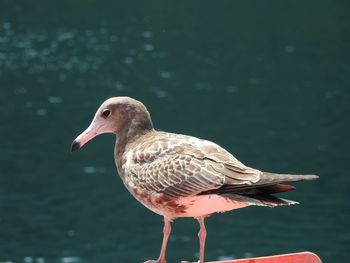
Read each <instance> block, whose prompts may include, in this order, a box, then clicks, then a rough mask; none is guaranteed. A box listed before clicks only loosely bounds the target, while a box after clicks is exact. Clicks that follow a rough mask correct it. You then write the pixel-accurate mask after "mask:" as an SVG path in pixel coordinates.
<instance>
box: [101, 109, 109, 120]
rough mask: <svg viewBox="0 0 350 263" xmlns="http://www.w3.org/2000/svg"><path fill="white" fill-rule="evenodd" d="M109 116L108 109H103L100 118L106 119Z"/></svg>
mask: <svg viewBox="0 0 350 263" xmlns="http://www.w3.org/2000/svg"><path fill="white" fill-rule="evenodd" d="M109 114H111V111H110V110H109V109H104V110H103V111H102V117H103V118H107V117H108V116H109Z"/></svg>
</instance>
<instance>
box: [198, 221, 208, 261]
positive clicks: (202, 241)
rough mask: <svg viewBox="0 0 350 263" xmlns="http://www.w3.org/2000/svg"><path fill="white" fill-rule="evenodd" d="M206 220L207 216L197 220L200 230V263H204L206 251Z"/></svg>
mask: <svg viewBox="0 0 350 263" xmlns="http://www.w3.org/2000/svg"><path fill="white" fill-rule="evenodd" d="M204 218H205V216H200V217H198V218H197V220H198V222H199V225H200V230H199V232H198V237H199V262H200V263H204V249H205V238H206V237H207V230H206V229H205V224H204Z"/></svg>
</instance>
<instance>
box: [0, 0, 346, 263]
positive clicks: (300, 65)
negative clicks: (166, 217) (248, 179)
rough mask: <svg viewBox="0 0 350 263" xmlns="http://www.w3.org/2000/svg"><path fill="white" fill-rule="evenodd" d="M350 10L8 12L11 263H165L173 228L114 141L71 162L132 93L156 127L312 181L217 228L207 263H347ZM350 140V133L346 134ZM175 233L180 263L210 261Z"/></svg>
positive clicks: (141, 5)
mask: <svg viewBox="0 0 350 263" xmlns="http://www.w3.org/2000/svg"><path fill="white" fill-rule="evenodd" d="M348 10H349V3H348V1H318V2H317V3H315V2H314V1H304V2H302V3H301V2H295V1H283V2H281V1H272V2H261V1H249V2H246V1H220V2H215V3H214V2H212V1H186V2H178V1H176V2H168V1H160V0H159V1H143V2H138V3H137V2H130V3H126V2H124V3H121V1H97V0H89V1H82V0H74V1H71V0H61V1H43V0H40V1H9V0H1V1H0V90H1V95H0V103H1V104H0V105H1V106H0V116H1V125H0V135H1V138H2V139H1V141H0V165H1V166H0V167H1V174H0V262H8V263H10V262H13V263H51V262H52V263H111V262H131V263H134V262H142V261H143V260H146V259H148V258H156V257H157V256H158V253H159V248H160V244H161V239H162V218H161V217H159V216H158V215H155V214H153V213H152V212H150V211H148V210H147V209H145V208H144V207H142V205H140V204H139V203H137V202H136V201H135V200H134V199H133V197H132V196H131V195H130V194H129V193H128V192H127V190H126V189H125V188H124V186H123V184H122V182H121V180H120V179H119V177H118V176H117V175H116V168H115V165H114V160H113V145H114V137H113V136H111V135H105V136H101V137H99V138H97V139H95V140H94V141H92V142H90V143H89V144H88V145H86V146H85V147H84V148H83V149H82V150H81V151H79V152H78V153H77V154H74V155H71V154H70V153H69V148H70V144H71V142H72V140H73V139H74V138H75V136H76V135H78V134H79V133H80V132H81V131H82V130H83V129H85V128H86V127H87V125H88V124H89V122H90V120H91V118H92V117H93V114H94V113H95V111H96V109H97V107H98V106H99V105H100V103H101V102H102V101H103V100H105V99H106V98H108V97H111V96H120V95H128V96H131V97H134V98H136V99H139V100H141V101H142V102H144V103H145V105H147V106H148V108H149V110H150V112H151V114H152V117H153V122H154V124H155V126H156V128H157V129H160V130H166V131H171V132H179V133H184V134H190V135H194V136H197V137H201V138H206V139H209V140H213V141H215V142H217V143H219V144H220V145H222V146H223V147H225V148H226V149H228V150H229V151H230V152H232V153H233V154H234V155H235V156H236V157H237V158H238V159H240V160H241V161H242V162H243V163H245V164H246V165H249V166H252V167H256V168H258V169H261V170H264V171H274V172H289V173H315V174H318V175H320V177H321V179H320V180H318V181H313V182H303V183H299V184H297V188H298V189H297V190H296V191H293V192H290V193H286V194H284V195H283V196H285V197H287V198H290V199H293V200H297V201H299V202H300V203H301V204H300V205H297V206H292V207H280V208H275V209H269V208H260V207H250V208H246V209H242V210H236V211H233V212H230V213H225V214H218V215H215V216H213V217H211V218H209V219H208V220H207V230H208V239H207V249H206V258H207V260H215V259H224V258H240V257H251V256H263V255H271V254H278V253H287V252H297V251H305V250H307V251H313V252H315V253H317V254H319V255H320V257H321V258H322V259H323V260H324V262H347V261H349V260H350V256H349V253H348V250H349V248H350V232H349V227H350V223H349V222H350V218H349V213H350V207H349V198H350V176H349V163H350V159H349V147H350V143H349V134H350V125H349V114H350V103H349V101H350V100H349V99H350V49H349V47H350V17H349V14H348ZM346 134H348V135H346ZM197 231H198V226H197V222H196V221H195V220H192V219H180V220H177V221H175V223H174V225H173V235H172V236H171V240H170V243H169V248H168V253H167V254H168V262H170V263H171V262H180V260H181V259H187V260H194V259H196V256H197V255H198V241H197Z"/></svg>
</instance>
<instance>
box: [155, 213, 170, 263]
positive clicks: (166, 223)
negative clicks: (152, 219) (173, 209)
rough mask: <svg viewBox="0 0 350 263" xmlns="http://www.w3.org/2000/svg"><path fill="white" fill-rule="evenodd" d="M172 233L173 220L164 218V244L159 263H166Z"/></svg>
mask: <svg viewBox="0 0 350 263" xmlns="http://www.w3.org/2000/svg"><path fill="white" fill-rule="evenodd" d="M170 233H171V220H169V219H168V218H165V217H164V228H163V242H162V249H161V250H160V255H159V259H158V262H159V263H166V260H165V252H166V247H167V245H168V239H169V236H170Z"/></svg>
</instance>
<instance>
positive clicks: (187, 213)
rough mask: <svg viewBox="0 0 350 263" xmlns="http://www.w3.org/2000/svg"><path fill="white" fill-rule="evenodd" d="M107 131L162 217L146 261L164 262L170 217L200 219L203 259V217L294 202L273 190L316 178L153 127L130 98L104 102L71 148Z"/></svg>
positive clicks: (130, 183)
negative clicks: (159, 237) (156, 244)
mask: <svg viewBox="0 0 350 263" xmlns="http://www.w3.org/2000/svg"><path fill="white" fill-rule="evenodd" d="M105 132H111V133H115V134H116V135H117V138H118V139H117V141H116V145H115V160H116V165H117V168H118V173H119V175H120V177H121V178H122V180H123V182H124V184H125V186H126V187H127V188H128V190H129V191H130V193H131V194H132V195H133V196H134V197H135V198H136V199H137V200H138V201H140V202H141V203H142V204H143V205H145V206H146V207H147V208H149V209H150V210H152V211H154V212H155V213H158V214H160V215H162V216H164V220H165V227H164V240H163V245H162V250H161V255H160V257H159V259H158V260H157V261H150V262H160V263H164V262H165V248H166V244H167V240H168V237H169V234H170V229H171V226H170V222H171V221H172V220H173V219H175V218H177V217H196V218H197V219H198V221H199V223H200V225H201V232H200V241H201V253H200V262H201V263H202V262H203V261H204V240H205V235H206V232H205V227H204V218H205V217H206V216H208V215H210V214H212V213H215V212H225V211H229V210H232V209H237V208H242V207H245V206H249V205H259V206H269V207H274V206H278V205H290V204H295V203H296V202H294V201H290V200H286V199H282V198H279V197H276V196H274V195H273V194H275V193H279V192H285V191H289V190H293V189H295V188H294V187H293V186H290V185H285V184H282V183H285V182H294V181H300V180H312V179H316V178H317V176H315V175H290V174H274V173H266V172H261V171H259V170H257V169H253V168H250V167H247V166H245V165H244V164H242V163H241V162H240V161H238V160H237V159H236V158H235V157H233V156H232V154H230V153H229V152H228V151H226V150H225V149H223V148H222V147H220V146H219V145H217V144H215V143H213V142H210V141H207V140H202V139H198V138H195V137H191V136H187V135H180V134H174V133H167V132H160V131H156V130H154V128H153V124H152V121H151V117H150V114H149V113H148V111H147V109H146V107H145V106H144V105H143V104H142V103H140V102H138V101H136V100H134V99H131V98H128V97H116V98H111V99H108V100H107V101H105V102H104V103H103V104H102V105H101V107H100V108H99V109H98V111H97V112H96V114H95V117H94V120H93V121H92V123H91V125H90V126H89V127H88V129H87V130H86V131H85V132H83V133H82V134H81V135H80V136H78V137H77V139H76V140H75V141H74V142H73V145H72V150H76V149H78V148H80V147H82V145H83V144H85V143H86V142H87V141H89V140H90V139H92V138H93V137H95V136H96V135H98V134H101V133H105Z"/></svg>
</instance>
